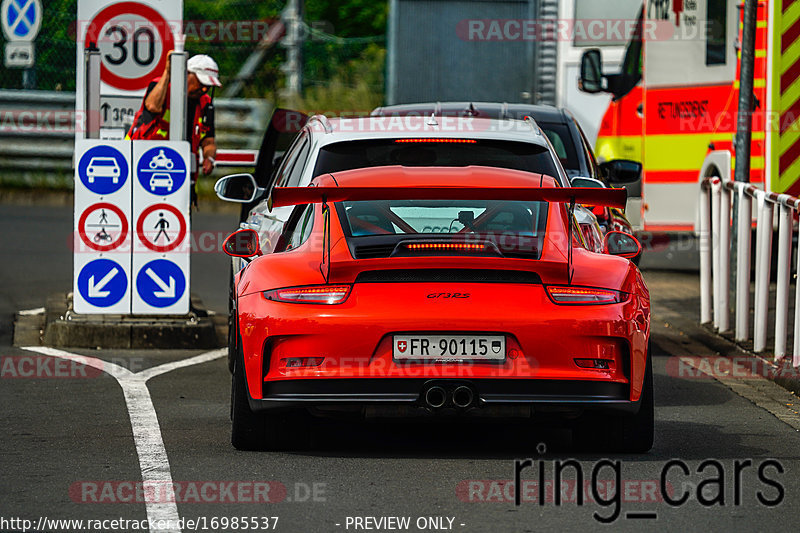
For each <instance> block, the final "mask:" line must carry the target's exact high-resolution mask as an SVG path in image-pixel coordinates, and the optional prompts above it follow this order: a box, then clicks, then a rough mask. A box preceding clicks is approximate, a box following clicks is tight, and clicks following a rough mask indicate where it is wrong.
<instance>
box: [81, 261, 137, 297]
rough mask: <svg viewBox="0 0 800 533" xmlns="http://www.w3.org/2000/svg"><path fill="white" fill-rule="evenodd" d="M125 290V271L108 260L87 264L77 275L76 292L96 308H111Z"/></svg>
mask: <svg viewBox="0 0 800 533" xmlns="http://www.w3.org/2000/svg"><path fill="white" fill-rule="evenodd" d="M127 290H128V277H127V276H126V275H125V271H124V270H123V269H122V267H121V266H120V265H119V264H118V263H117V262H115V261H112V260H110V259H96V260H94V261H92V262H91V263H87V264H86V266H84V267H83V269H82V270H81V272H80V274H78V291H80V293H81V296H83V299H84V300H86V301H87V302H88V303H89V304H91V305H94V306H96V307H111V306H112V305H114V304H116V303H117V302H119V301H120V300H121V299H122V297H123V296H125V293H126V291H127Z"/></svg>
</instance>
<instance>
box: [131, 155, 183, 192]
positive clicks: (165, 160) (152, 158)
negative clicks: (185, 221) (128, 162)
mask: <svg viewBox="0 0 800 533" xmlns="http://www.w3.org/2000/svg"><path fill="white" fill-rule="evenodd" d="M136 175H137V176H138V177H139V183H141V184H142V187H144V190H146V191H147V192H149V193H152V194H155V195H156V196H168V195H170V194H172V193H174V192H175V191H177V190H179V189H180V188H181V185H183V182H184V181H186V163H185V162H184V161H183V157H181V155H180V154H179V153H178V152H176V151H175V150H173V149H172V148H168V147H166V146H156V147H155V148H151V149H150V150H148V151H146V152H145V153H144V154H143V155H142V157H140V158H139V162H138V163H137V165H136Z"/></svg>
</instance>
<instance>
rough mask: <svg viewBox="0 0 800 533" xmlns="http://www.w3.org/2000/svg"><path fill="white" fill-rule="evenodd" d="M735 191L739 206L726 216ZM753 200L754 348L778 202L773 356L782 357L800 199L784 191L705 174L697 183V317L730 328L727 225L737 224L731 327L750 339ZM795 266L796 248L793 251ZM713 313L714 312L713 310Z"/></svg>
mask: <svg viewBox="0 0 800 533" xmlns="http://www.w3.org/2000/svg"><path fill="white" fill-rule="evenodd" d="M734 194H735V195H737V198H738V204H739V210H738V216H737V220H736V221H732V220H731V199H732V197H733V195H734ZM753 200H755V201H756V207H757V212H758V217H757V219H756V255H755V263H756V264H755V285H756V286H755V298H754V302H753V305H754V311H755V313H754V314H755V317H754V321H753V350H754V351H755V352H763V351H764V350H766V348H767V330H768V328H769V293H770V269H771V265H772V237H773V235H772V234H773V224H774V218H775V206H778V209H779V210H778V240H777V242H778V258H777V264H778V271H777V278H776V287H777V296H776V301H775V324H774V327H775V346H774V353H775V360H776V361H778V360H781V359H783V358H784V357H785V356H786V344H787V342H786V341H787V337H788V321H789V286H790V283H791V266H792V265H791V253H792V232H793V226H794V223H793V220H794V217H795V216H796V214H797V212H798V211H800V200H798V199H797V198H794V197H792V196H789V195H786V194H775V193H769V192H764V191H761V190H759V189H757V188H756V187H754V186H752V185H750V184H748V183H741V182H733V181H723V180H721V179H719V178H716V177H714V178H706V179H704V180H703V181H702V182H701V187H700V225H699V230H700V321H701V322H703V323H706V322H710V321H712V319H713V325H714V327H715V328H717V329H718V330H719V332H721V333H722V332H727V331H729V330H730V283H731V279H730V278H731V272H730V263H731V261H730V249H731V245H732V242H731V224H732V222H733V223H735V224H736V225H737V232H736V233H737V242H736V287H735V293H736V312H735V316H736V322H735V323H736V329H735V338H736V340H737V341H747V340H749V338H750V273H751V264H750V250H751V242H750V240H751V229H752V201H753ZM797 257H798V264H800V247H798V250H797ZM798 310H800V283H797V284H796V287H795V320H794V346H793V358H792V365H793V366H795V367H797V366H800V312H798ZM712 311H713V312H712Z"/></svg>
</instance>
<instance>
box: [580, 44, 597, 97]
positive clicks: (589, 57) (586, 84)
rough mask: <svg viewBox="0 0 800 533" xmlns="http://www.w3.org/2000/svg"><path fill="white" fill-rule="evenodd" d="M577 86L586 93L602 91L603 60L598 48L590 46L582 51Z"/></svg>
mask: <svg viewBox="0 0 800 533" xmlns="http://www.w3.org/2000/svg"><path fill="white" fill-rule="evenodd" d="M578 88H579V89H580V90H582V91H583V92H586V93H599V92H601V91H603V60H602V58H601V56H600V49H599V48H590V49H589V50H586V51H585V52H583V55H582V56H581V79H580V81H579V83H578Z"/></svg>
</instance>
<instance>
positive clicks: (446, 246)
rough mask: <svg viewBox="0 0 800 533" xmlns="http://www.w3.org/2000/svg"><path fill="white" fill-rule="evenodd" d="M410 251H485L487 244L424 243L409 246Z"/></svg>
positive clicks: (407, 246)
mask: <svg viewBox="0 0 800 533" xmlns="http://www.w3.org/2000/svg"><path fill="white" fill-rule="evenodd" d="M406 248H407V249H409V250H457V251H480V252H482V251H484V250H485V249H486V245H485V244H465V243H422V244H407V245H406Z"/></svg>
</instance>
